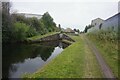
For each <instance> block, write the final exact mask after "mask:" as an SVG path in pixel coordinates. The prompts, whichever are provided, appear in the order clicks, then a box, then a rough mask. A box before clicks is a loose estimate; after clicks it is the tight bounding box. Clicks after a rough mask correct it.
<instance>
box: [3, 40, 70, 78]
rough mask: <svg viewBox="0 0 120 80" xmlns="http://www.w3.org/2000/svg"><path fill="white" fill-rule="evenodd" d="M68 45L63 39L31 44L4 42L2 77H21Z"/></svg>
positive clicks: (37, 67)
mask: <svg viewBox="0 0 120 80" xmlns="http://www.w3.org/2000/svg"><path fill="white" fill-rule="evenodd" d="M68 46H69V44H67V43H63V42H61V41H50V42H44V43H39V44H31V45H28V44H27V45H25V44H24V45H23V44H21V45H20V44H14V45H13V44H12V45H10V44H8V45H7V44H3V53H2V54H3V55H2V70H3V71H2V77H3V78H20V76H21V75H23V74H24V73H33V72H35V71H37V69H40V68H41V67H42V66H43V65H44V64H46V63H48V62H49V61H50V60H51V59H53V58H54V57H55V56H57V55H58V54H59V53H61V52H62V51H63V49H64V48H66V47H68Z"/></svg>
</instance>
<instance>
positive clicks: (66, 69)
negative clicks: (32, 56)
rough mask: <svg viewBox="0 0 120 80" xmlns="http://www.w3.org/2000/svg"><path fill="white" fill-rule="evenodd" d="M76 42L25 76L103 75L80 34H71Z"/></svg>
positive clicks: (86, 76)
mask: <svg viewBox="0 0 120 80" xmlns="http://www.w3.org/2000/svg"><path fill="white" fill-rule="evenodd" d="M71 38H73V39H74V40H75V41H76V42H75V43H73V44H72V45H70V46H69V47H67V48H66V49H65V50H64V51H63V52H62V53H61V54H59V55H58V56H57V57H56V58H54V59H53V60H52V61H50V62H49V63H48V64H46V65H45V66H43V68H42V69H40V70H38V71H37V72H35V73H33V74H26V75H25V76H24V78H95V77H97V78H98V77H102V73H101V71H100V69H99V65H98V63H97V62H96V59H95V56H94V55H93V53H92V52H91V51H90V49H89V48H88V46H87V45H86V44H85V42H84V40H83V39H82V38H81V37H80V36H71Z"/></svg>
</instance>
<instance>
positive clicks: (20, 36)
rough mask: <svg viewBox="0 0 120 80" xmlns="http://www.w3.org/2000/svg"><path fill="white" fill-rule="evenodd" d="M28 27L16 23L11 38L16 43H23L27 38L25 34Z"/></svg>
mask: <svg viewBox="0 0 120 80" xmlns="http://www.w3.org/2000/svg"><path fill="white" fill-rule="evenodd" d="M29 28H30V27H29V26H27V25H26V24H25V23H20V22H16V23H14V26H13V28H12V32H13V34H12V36H13V39H14V40H16V41H23V40H25V39H26V38H27V33H28V31H29Z"/></svg>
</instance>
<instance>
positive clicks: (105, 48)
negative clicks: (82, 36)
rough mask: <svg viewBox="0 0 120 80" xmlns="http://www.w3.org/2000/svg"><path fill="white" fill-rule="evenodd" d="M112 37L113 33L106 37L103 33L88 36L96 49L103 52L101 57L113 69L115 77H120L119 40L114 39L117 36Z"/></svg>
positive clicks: (107, 34)
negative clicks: (119, 68) (119, 66)
mask: <svg viewBox="0 0 120 80" xmlns="http://www.w3.org/2000/svg"><path fill="white" fill-rule="evenodd" d="M111 35H113V33H107V32H106V34H104V35H103V32H99V33H96V34H91V33H90V34H87V36H88V38H89V39H90V40H92V42H94V43H95V45H96V47H97V48H98V49H99V50H100V51H101V55H102V56H103V58H104V59H105V61H106V63H107V64H108V65H109V66H110V68H111V69H112V71H113V74H114V75H115V77H118V61H119V59H118V45H117V39H113V38H114V37H116V36H113V37H112V36H111ZM99 38H100V39H99ZM110 38H111V39H110Z"/></svg>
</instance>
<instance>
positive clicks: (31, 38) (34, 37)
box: [28, 32, 58, 40]
mask: <svg viewBox="0 0 120 80" xmlns="http://www.w3.org/2000/svg"><path fill="white" fill-rule="evenodd" d="M56 33H58V32H49V33H47V34H45V35H37V36H33V37H30V38H28V40H36V39H40V38H43V37H46V36H50V35H53V34H56Z"/></svg>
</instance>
